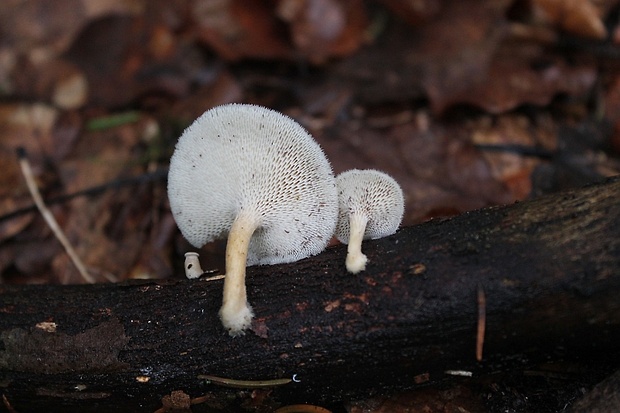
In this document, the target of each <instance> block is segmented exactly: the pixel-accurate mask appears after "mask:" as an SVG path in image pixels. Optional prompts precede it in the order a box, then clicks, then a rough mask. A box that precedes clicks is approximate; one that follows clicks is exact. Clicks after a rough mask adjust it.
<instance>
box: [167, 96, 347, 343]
mask: <svg viewBox="0 0 620 413" xmlns="http://www.w3.org/2000/svg"><path fill="white" fill-rule="evenodd" d="M168 197H169V199H170V207H171V209H172V214H173V216H174V218H175V220H176V222H177V225H178V226H179V229H180V230H181V233H182V234H183V236H184V237H185V238H186V239H187V240H188V241H189V242H190V243H191V244H192V245H193V246H195V247H196V248H200V247H201V246H203V245H204V244H206V243H208V242H210V241H213V240H216V239H221V238H225V237H226V236H228V242H227V245H226V277H225V281H224V294H223V303H222V307H221V309H220V313H219V314H220V318H221V320H222V324H223V325H224V327H225V328H226V329H227V330H228V331H229V333H230V334H231V335H232V336H235V335H239V334H243V330H245V329H247V328H248V327H250V324H251V320H252V317H253V312H252V308H251V307H250V305H249V304H248V302H247V294H246V287H245V268H246V265H256V264H277V263H285V262H293V261H297V260H300V259H302V258H305V257H308V256H311V255H315V254H318V253H319V252H321V251H322V250H323V249H324V248H325V247H326V246H327V243H328V242H329V240H330V238H331V236H332V234H333V233H334V229H335V226H336V220H337V217H338V193H337V190H336V182H335V178H334V175H333V172H332V169H331V166H330V164H329V161H328V160H327V158H326V157H325V155H324V153H323V151H322V150H321V148H320V146H319V145H318V143H316V142H315V141H314V139H313V138H312V136H311V135H310V134H309V133H308V132H307V131H306V130H305V129H304V128H303V127H302V126H301V125H299V124H298V123H297V122H295V121H294V120H292V119H291V118H289V117H288V116H285V115H283V114H281V113H279V112H276V111H273V110H270V109H267V108H263V107H260V106H256V105H245V104H230V105H223V106H218V107H216V108H213V109H211V110H208V111H206V112H205V113H204V114H203V115H201V116H200V117H199V118H198V119H196V121H195V122H194V123H193V124H192V125H190V126H189V127H188V128H187V129H186V130H185V132H183V134H182V136H181V137H180V138H179V141H178V142H177V145H176V148H175V151H174V154H173V155H172V158H171V160H170V172H169V174H168Z"/></svg>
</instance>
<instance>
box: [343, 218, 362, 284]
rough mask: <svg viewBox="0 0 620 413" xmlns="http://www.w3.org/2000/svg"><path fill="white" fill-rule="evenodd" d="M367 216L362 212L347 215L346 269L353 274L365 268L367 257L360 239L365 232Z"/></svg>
mask: <svg viewBox="0 0 620 413" xmlns="http://www.w3.org/2000/svg"><path fill="white" fill-rule="evenodd" d="M367 223H368V217H366V216H365V215H362V214H351V216H350V217H349V230H350V232H349V245H348V246H347V259H346V261H345V264H346V267H347V270H348V271H349V272H351V273H353V274H357V273H358V272H360V271H363V270H365V269H366V262H367V261H368V258H366V255H365V254H364V253H363V252H362V241H363V240H364V233H365V232H366V224H367Z"/></svg>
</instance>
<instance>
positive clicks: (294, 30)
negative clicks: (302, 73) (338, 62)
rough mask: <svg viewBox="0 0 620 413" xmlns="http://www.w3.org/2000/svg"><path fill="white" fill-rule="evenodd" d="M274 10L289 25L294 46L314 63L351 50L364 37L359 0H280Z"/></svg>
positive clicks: (364, 15)
mask: <svg viewBox="0 0 620 413" xmlns="http://www.w3.org/2000/svg"><path fill="white" fill-rule="evenodd" d="M277 13H278V16H279V17H280V18H282V19H283V20H284V21H286V22H288V23H289V24H290V31H291V35H292V38H293V42H294V44H295V46H296V47H297V49H298V50H299V51H300V52H301V53H302V54H303V55H304V56H305V57H306V58H308V59H309V60H310V61H312V62H314V63H322V62H324V61H325V60H326V59H327V58H329V57H333V56H343V55H346V54H349V53H352V52H353V51H355V50H356V49H357V48H359V47H360V45H361V43H362V41H363V40H364V30H365V29H366V24H367V22H366V14H365V10H364V3H363V2H362V1H361V0H352V1H342V0H280V1H279V3H278V6H277Z"/></svg>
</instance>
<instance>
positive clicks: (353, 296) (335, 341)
mask: <svg viewBox="0 0 620 413" xmlns="http://www.w3.org/2000/svg"><path fill="white" fill-rule="evenodd" d="M363 248H364V252H365V253H366V254H367V255H368V258H369V264H368V266H367V269H366V271H364V272H362V273H360V274H358V275H355V276H354V275H351V274H348V273H347V272H346V269H345V267H344V259H345V255H346V248H344V247H342V246H337V247H333V248H329V249H328V250H327V251H325V252H324V253H323V254H320V255H319V256H316V257H312V258H309V259H306V260H302V261H299V262H297V263H293V264H286V265H276V266H264V267H251V268H249V269H248V277H247V285H248V296H249V299H250V301H251V303H252V305H253V307H254V310H255V313H256V316H257V317H256V319H255V322H254V324H253V328H252V331H250V332H248V334H246V335H245V336H242V337H237V338H231V337H229V336H228V334H227V333H226V332H225V331H224V329H223V328H222V326H221V323H220V321H219V319H218V318H217V312H218V309H219V306H220V302H221V294H222V292H221V290H222V281H221V280H219V281H206V280H185V279H181V277H179V278H178V279H175V280H167V281H141V282H123V283H119V284H98V285H75V286H58V285H32V286H15V285H1V286H0V384H1V387H0V392H1V393H2V395H3V401H4V405H5V407H6V408H7V409H8V411H17V412H19V413H25V412H38V411H48V412H54V411H58V412H61V411H62V412H73V411H76V412H77V411H79V412H99V411H106V412H107V411H115V412H123V411H128V412H136V411H147V412H153V411H161V412H163V411H169V410H171V409H173V408H177V409H183V408H185V409H188V408H189V406H190V405H192V406H194V407H193V408H194V409H195V411H196V410H199V409H201V408H206V406H209V407H211V408H228V409H234V408H239V407H240V406H241V407H246V408H251V407H254V408H260V409H263V411H270V410H271V409H274V408H276V407H278V406H281V405H283V404H287V403H288V404H291V403H304V402H306V403H313V404H318V405H321V404H322V405H329V404H330V403H334V402H337V401H340V400H352V399H359V398H366V397H368V396H371V395H374V394H386V393H390V392H395V391H399V390H403V389H408V388H413V387H415V386H418V385H428V384H429V383H436V382H440V381H443V380H450V378H451V377H455V376H454V375H455V374H457V375H477V374H482V373H485V372H490V371H501V370H502V369H510V368H515V366H527V365H529V364H531V363H534V362H537V361H540V360H553V359H554V358H562V359H564V360H566V359H571V358H574V359H576V360H580V361H581V362H588V363H601V365H604V366H607V367H608V368H610V369H612V370H613V368H618V366H619V363H620V346H618V343H619V342H620V300H619V299H618V296H619V293H620V270H619V269H620V179H618V178H616V179H610V180H608V181H607V182H604V183H601V184H596V185H592V186H589V187H585V188H581V189H575V190H572V191H568V192H564V193H559V194H554V195H549V196H545V197H541V198H539V199H536V200H532V201H527V202H522V203H516V204H514V205H508V206H502V207H494V208H487V209H483V210H478V211H473V212H470V213H466V214H463V215H460V216H457V217H454V218H452V219H445V220H432V221H430V222H427V223H424V224H421V225H417V226H414V227H408V228H404V229H402V230H400V231H399V232H398V233H397V234H395V235H393V236H391V237H387V238H384V239H380V240H376V241H369V242H365V243H364V246H363ZM259 411H260V410H259Z"/></svg>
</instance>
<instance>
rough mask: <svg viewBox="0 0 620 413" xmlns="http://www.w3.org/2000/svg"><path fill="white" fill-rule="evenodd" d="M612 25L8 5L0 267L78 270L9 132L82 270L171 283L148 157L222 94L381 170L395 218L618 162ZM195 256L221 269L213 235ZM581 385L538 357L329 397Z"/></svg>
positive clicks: (544, 0) (380, 7)
mask: <svg viewBox="0 0 620 413" xmlns="http://www.w3.org/2000/svg"><path fill="white" fill-rule="evenodd" d="M414 3H415V4H416V6H415V7H414V6H413V4H414ZM619 22H620V2H618V1H617V0H597V1H595V0H573V1H554V0H530V1H526V0H493V1H491V0H489V1H479V0H444V1H441V0H422V1H419V2H402V3H401V2H398V1H392V0H383V1H380V2H373V3H371V2H364V1H362V0H350V1H340V0H306V1H299V0H279V1H261V2H244V1H240V0H230V1H213V2H201V1H198V0H149V1H140V0H56V1H54V6H53V7H51V6H49V5H48V1H47V0H32V1H29V2H19V1H6V2H4V3H3V4H2V5H0V164H1V165H2V170H3V172H2V174H1V175H0V277H1V282H2V283H11V284H41V283H56V284H74V283H84V282H85V280H84V278H83V277H82V276H81V275H80V272H79V271H77V270H76V268H75V266H74V265H73V263H72V261H71V260H70V259H69V257H68V256H67V254H66V252H65V249H64V248H63V247H62V245H61V244H60V243H59V242H58V240H57V239H56V238H55V237H54V235H53V233H52V231H51V230H50V229H49V227H48V225H47V224H46V222H45V220H44V218H43V217H42V215H41V214H39V213H38V212H37V210H36V208H35V206H34V201H33V198H32V196H31V194H30V193H29V191H28V188H27V186H26V183H25V181H24V177H23V175H22V172H21V169H20V164H19V162H18V158H17V155H16V151H17V149H18V148H24V149H25V150H26V154H27V159H28V161H29V162H30V165H31V166H32V168H33V170H34V174H35V178H36V183H37V186H38V188H39V190H40V191H41V192H42V194H43V197H44V199H45V201H46V203H47V205H48V207H49V208H50V209H51V211H52V213H53V215H54V217H55V218H56V220H57V221H58V222H59V224H60V227H61V228H62V230H63V231H64V233H65V234H66V236H67V238H68V240H69V241H70V242H71V244H72V245H73V247H74V248H75V250H76V253H77V255H78V256H79V257H80V258H81V260H82V261H83V262H84V264H85V266H86V268H87V270H88V272H89V274H90V276H91V277H92V278H94V279H95V280H96V281H97V282H116V281H123V280H127V279H163V278H183V277H184V274H183V270H182V257H183V253H184V252H186V251H188V250H189V249H190V248H191V247H190V245H189V244H188V243H187V241H185V240H184V239H183V238H182V236H181V234H180V232H179V231H178V229H177V227H176V225H175V222H174V220H173V218H172V215H171V212H170V209H169V205H168V200H167V193H166V173H167V165H168V162H169V159H170V156H171V154H172V151H173V149H174V144H175V142H176V139H177V138H178V136H179V135H180V133H181V132H182V131H183V129H184V128H185V127H187V126H188V125H189V124H190V123H191V122H192V121H193V120H194V119H195V118H196V117H198V116H199V115H200V114H201V113H203V112H204V111H205V110H207V109H209V108H211V107H213V106H216V105H219V104H224V103H230V102H244V103H255V104H260V105H264V106H267V107H270V108H274V109H277V110H279V111H281V112H283V113H285V114H287V115H289V116H291V117H292V118H294V119H295V120H297V121H298V122H299V123H301V124H302V125H303V126H304V127H306V128H307V129H308V130H309V131H310V132H311V133H312V135H313V136H314V137H315V138H316V139H317V141H318V142H319V143H320V144H321V146H322V147H323V149H324V151H325V152H326V154H327V156H328V158H329V159H330V161H331V163H332V166H333V168H334V172H335V173H340V172H342V171H345V170H348V169H352V168H360V169H364V168H374V169H379V170H383V171H385V172H387V173H389V174H390V175H391V176H393V177H394V178H395V179H396V180H397V181H398V182H399V183H400V184H401V186H402V188H403V190H404V193H405V199H406V209H405V217H404V222H403V225H404V226H409V225H414V224H416V223H420V222H423V221H426V220H429V219H431V218H437V217H448V216H454V215H457V214H460V213H463V212H466V211H470V210H474V209H478V208H483V207H488V206H494V205H501V204H507V203H513V202H515V201H521V200H526V199H528V198H532V197H536V196H540V195H543V194H546V193H550V192H554V191H558V190H562V189H566V188H573V187H578V186H582V185H585V184H587V183H592V182H598V181H601V180H603V179H605V178H606V177H610V176H614V175H618V174H619V173H620V23H619ZM202 257H203V259H204V260H205V262H209V263H210V266H213V267H215V268H222V260H223V244H222V243H216V244H213V245H209V246H207V247H204V248H203V250H202ZM557 369H559V370H560V371H559V372H558V371H556V370H557ZM574 372H578V373H576V374H573V373H574ZM599 379H600V377H597V375H596V374H595V372H592V371H589V369H588V368H587V366H575V365H572V364H571V365H568V364H567V365H563V366H557V365H554V366H541V367H540V369H539V370H536V371H531V372H530V373H529V374H528V375H525V376H524V375H523V374H521V373H519V374H518V375H515V376H514V377H513V376H511V375H510V374H505V373H503V374H502V377H501V379H500V378H499V377H495V378H493V380H491V381H490V382H488V383H478V384H477V386H478V387H477V388H476V389H475V390H472V387H462V388H461V387H457V388H454V387H453V388H449V389H438V388H432V389H427V390H417V391H414V392H411V393H407V394H402V395H397V396H391V397H377V398H374V399H372V400H367V401H363V402H352V401H343V406H342V411H348V412H351V413H353V412H368V413H378V412H388V411H390V412H401V411H402V412H405V411H425V412H453V411H454V412H456V411H482V412H487V411H488V412H498V411H505V412H512V411H514V412H556V411H558V412H559V411H563V410H564V409H565V408H566V407H567V406H569V405H570V403H571V402H572V401H573V400H574V399H576V398H578V397H579V396H580V395H581V394H583V393H585V392H586V390H588V389H590V388H591V387H592V386H593V385H594V384H595V383H596V380H599ZM345 406H346V407H345ZM345 409H346V410H345ZM459 409H460V410H459Z"/></svg>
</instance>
